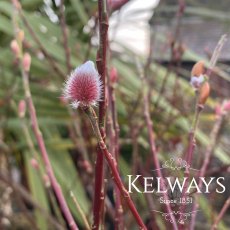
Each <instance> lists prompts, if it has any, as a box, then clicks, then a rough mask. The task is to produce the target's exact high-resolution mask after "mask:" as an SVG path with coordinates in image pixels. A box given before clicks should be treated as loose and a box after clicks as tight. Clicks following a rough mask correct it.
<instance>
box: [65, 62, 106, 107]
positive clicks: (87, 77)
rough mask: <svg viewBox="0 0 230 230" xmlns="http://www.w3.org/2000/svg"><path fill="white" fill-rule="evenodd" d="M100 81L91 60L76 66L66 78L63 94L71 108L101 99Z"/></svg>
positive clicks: (93, 103)
mask: <svg viewBox="0 0 230 230" xmlns="http://www.w3.org/2000/svg"><path fill="white" fill-rule="evenodd" d="M101 91H102V83H101V80H100V75H99V74H98V72H97V70H96V69H95V67H94V63H93V62H92V61H87V62H85V63H84V64H82V65H81V66H79V67H78V68H76V69H75V70H74V71H73V72H72V73H71V75H70V77H69V78H68V79H67V80H66V82H65V84H64V89H63V96H64V98H65V99H66V100H69V101H70V102H71V105H72V107H73V108H78V106H91V105H96V104H97V103H98V101H99V100H100V99H101Z"/></svg>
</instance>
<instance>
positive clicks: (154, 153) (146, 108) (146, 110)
mask: <svg viewBox="0 0 230 230" xmlns="http://www.w3.org/2000/svg"><path fill="white" fill-rule="evenodd" d="M144 116H145V121H146V125H147V129H148V135H149V144H150V149H151V153H152V157H153V164H154V166H155V168H156V169H160V168H161V167H160V163H159V160H158V158H157V151H156V145H155V141H154V135H153V129H152V121H151V118H150V113H149V99H148V95H147V94H145V95H144ZM156 173H157V176H158V177H160V178H161V181H163V176H162V173H161V170H156ZM161 187H162V189H163V190H164V191H165V185H164V183H162V184H161ZM163 196H164V200H168V195H167V194H166V193H164V194H163ZM165 205H166V209H167V212H168V213H172V209H171V206H170V204H168V203H166V204H165ZM170 219H171V222H172V225H173V229H174V230H177V229H178V227H177V223H176V220H175V217H174V215H170Z"/></svg>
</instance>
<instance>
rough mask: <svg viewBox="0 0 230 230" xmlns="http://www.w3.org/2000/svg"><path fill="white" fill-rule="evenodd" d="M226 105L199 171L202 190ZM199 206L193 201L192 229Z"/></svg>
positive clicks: (216, 123) (214, 128) (211, 136)
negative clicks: (203, 178) (203, 179)
mask: <svg viewBox="0 0 230 230" xmlns="http://www.w3.org/2000/svg"><path fill="white" fill-rule="evenodd" d="M223 107H224V102H223V104H222V106H221V114H220V115H218V117H217V119H216V122H215V125H214V127H213V129H212V131H211V134H210V145H209V146H208V148H207V150H206V152H205V156H204V161H203V165H202V167H201V170H200V172H199V183H198V187H199V189H200V190H201V188H202V180H201V179H200V178H202V177H204V176H205V174H206V171H207V168H208V165H209V163H210V159H211V156H212V152H213V150H214V148H215V145H216V141H217V137H218V134H219V131H220V128H221V125H222V123H223V120H224V116H225V111H224V110H223ZM198 207H199V204H198V203H197V202H194V203H193V207H192V212H193V213H194V214H193V215H192V219H191V224H190V229H191V230H193V229H194V227H195V220H196V211H197V209H198Z"/></svg>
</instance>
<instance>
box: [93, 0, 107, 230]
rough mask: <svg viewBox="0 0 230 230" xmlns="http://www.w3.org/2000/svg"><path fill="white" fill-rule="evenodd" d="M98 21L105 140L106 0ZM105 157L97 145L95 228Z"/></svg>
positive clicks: (101, 0)
mask: <svg viewBox="0 0 230 230" xmlns="http://www.w3.org/2000/svg"><path fill="white" fill-rule="evenodd" d="M98 21H99V37H100V41H99V42H100V44H99V49H98V52H97V61H96V62H97V69H98V73H99V74H100V76H101V82H102V87H103V89H102V94H101V101H100V102H99V126H100V132H101V135H102V137H103V140H105V135H106V134H105V127H104V126H105V112H106V105H105V102H106V94H105V89H106V87H105V82H106V80H105V76H106V56H107V55H106V54H107V33H108V26H109V25H108V15H107V9H106V0H98ZM103 182H104V157H103V154H102V152H101V150H100V148H99V147H97V156H96V165H95V187H94V188H95V189H94V203H93V229H98V228H99V225H100V218H101V216H102V215H103V214H102V210H103V209H102V207H103V205H104V199H105V198H104V196H105V195H104V185H103Z"/></svg>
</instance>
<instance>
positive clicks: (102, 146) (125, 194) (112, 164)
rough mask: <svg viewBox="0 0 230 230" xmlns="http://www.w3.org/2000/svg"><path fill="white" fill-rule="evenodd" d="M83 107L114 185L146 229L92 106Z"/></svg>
mask: <svg viewBox="0 0 230 230" xmlns="http://www.w3.org/2000/svg"><path fill="white" fill-rule="evenodd" d="M83 109H84V111H85V113H86V114H87V115H88V117H89V119H90V122H91V125H92V127H93V130H94V133H95V135H96V137H97V141H98V146H99V148H100V151H101V153H102V154H103V155H104V156H105V158H106V161H107V163H108V165H109V168H110V170H111V173H112V175H113V180H114V182H115V183H116V186H117V187H118V189H119V192H120V194H121V196H122V197H123V198H124V200H125V201H126V203H127V205H128V207H129V209H130V211H131V212H132V214H133V217H134V218H135V219H136V222H137V224H138V225H139V226H140V229H142V230H146V229H147V228H146V226H145V225H144V223H143V221H142V219H141V217H140V215H139V213H138V211H137V210H136V208H135V205H134V203H133V201H132V199H131V197H130V195H129V193H128V191H127V190H126V188H125V187H124V185H123V183H122V180H121V178H120V175H119V173H118V170H117V166H116V160H115V158H114V157H113V156H112V154H111V153H110V152H109V151H108V149H107V147H106V144H105V142H104V140H103V137H102V135H101V132H100V128H99V125H98V122H97V116H96V113H95V111H94V110H93V108H92V107H85V108H83Z"/></svg>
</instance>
